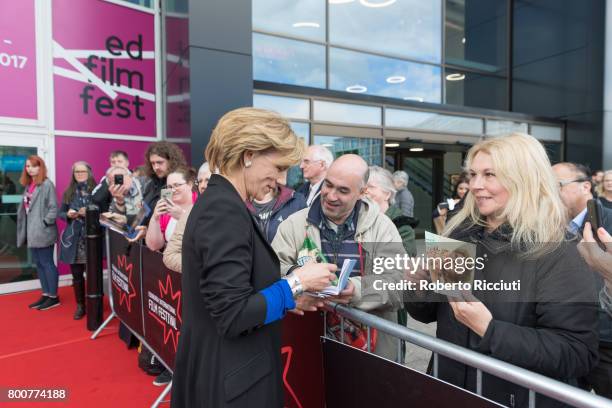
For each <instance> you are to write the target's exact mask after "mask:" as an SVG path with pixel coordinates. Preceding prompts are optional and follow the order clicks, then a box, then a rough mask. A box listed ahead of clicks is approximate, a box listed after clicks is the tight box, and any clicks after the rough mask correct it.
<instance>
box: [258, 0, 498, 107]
mask: <svg viewBox="0 0 612 408" xmlns="http://www.w3.org/2000/svg"><path fill="white" fill-rule="evenodd" d="M508 2H509V0H427V1H422V0H359V1H358V0H293V1H291V2H287V1H283V0H253V31H254V34H253V61H254V62H253V67H254V71H253V76H254V79H255V80H260V81H267V82H276V83H282V84H289V85H299V86H307V87H314V88H324V89H331V90H335V91H341V92H347V93H349V94H350V93H358V94H367V95H376V96H383V97H388V98H396V99H401V100H409V101H418V102H431V103H446V104H451V105H460V106H472V107H479V108H487V109H497V110H507V109H508V107H509V94H508V89H509V86H508V75H507V72H508V66H507V65H508V49H509V47H508V41H509V35H508V32H509V29H508V27H509V17H508V14H509V13H508V4H509V3H508Z"/></svg>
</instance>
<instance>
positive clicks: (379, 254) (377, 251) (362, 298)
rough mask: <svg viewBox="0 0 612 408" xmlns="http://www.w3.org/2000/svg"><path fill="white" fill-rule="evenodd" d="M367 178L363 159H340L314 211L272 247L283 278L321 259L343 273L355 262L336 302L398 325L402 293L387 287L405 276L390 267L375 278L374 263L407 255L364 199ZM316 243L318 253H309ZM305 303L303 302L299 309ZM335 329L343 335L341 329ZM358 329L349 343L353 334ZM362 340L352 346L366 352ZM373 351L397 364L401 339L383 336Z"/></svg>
mask: <svg viewBox="0 0 612 408" xmlns="http://www.w3.org/2000/svg"><path fill="white" fill-rule="evenodd" d="M367 179H368V165H367V163H366V162H365V161H364V160H363V159H362V158H361V157H359V156H357V155H353V154H347V155H344V156H341V157H339V158H338V159H336V161H334V163H333V164H332V165H331V167H330V169H329V171H328V172H327V175H326V176H325V179H324V180H323V184H322V187H321V194H320V196H319V197H317V198H316V199H315V200H314V201H313V203H312V206H311V207H309V208H305V209H303V210H301V211H298V212H296V213H295V214H293V215H291V216H290V217H289V218H287V219H286V220H285V221H283V222H282V223H281V224H280V226H279V228H278V231H277V233H276V236H275V238H274V240H273V241H272V247H273V248H274V250H275V251H276V254H277V255H278V258H279V259H280V262H281V272H282V273H283V274H287V273H289V272H290V271H291V270H293V269H294V268H296V267H298V266H300V265H301V264H303V263H305V262H310V261H317V259H316V258H324V259H325V260H326V261H327V262H330V263H335V264H336V265H338V267H339V269H340V268H341V266H342V263H343V262H344V260H345V259H354V260H355V261H356V266H355V268H354V270H353V273H352V274H351V277H350V279H349V283H348V285H347V287H346V289H345V290H344V291H343V292H342V293H341V295H340V296H339V297H336V298H332V299H331V300H333V301H337V302H341V303H348V304H349V305H350V306H353V307H356V308H359V309H362V310H366V311H369V312H371V313H373V314H376V315H379V316H380V317H383V318H385V319H387V320H390V321H392V322H397V310H398V309H399V308H401V306H402V296H401V292H400V291H393V290H386V289H382V287H383V285H387V286H388V284H390V283H397V282H399V281H400V280H401V279H402V272H401V271H400V270H399V269H394V268H390V269H385V270H383V271H382V273H380V274H375V273H374V271H373V264H374V260H375V259H377V258H394V257H395V255H396V254H400V255H401V256H403V254H404V253H405V251H404V249H403V246H402V239H401V237H400V235H399V233H398V232H397V229H396V228H395V225H394V224H393V222H392V221H391V220H390V219H389V218H388V217H387V216H385V215H384V214H382V213H381V212H380V210H379V209H378V206H377V205H376V203H374V202H372V201H370V200H368V199H367V198H365V196H364V194H365V191H366V182H367ZM311 244H314V246H316V248H317V249H316V250H314V249H312V248H311V249H310V250H309V249H308V247H309V246H312V245H311ZM379 272H380V271H379ZM375 282H377V283H375ZM303 298H304V299H308V298H310V297H309V296H307V295H306V296H303ZM303 301H304V302H305V303H306V304H307V303H308V302H307V301H306V300H303ZM301 304H302V303H301V302H300V301H298V307H299V306H300V305H301ZM306 310H308V309H306ZM330 319H332V320H333V319H334V314H332V313H329V314H328V322H327V323H328V326H327V327H328V332H329V329H330V327H334V326H338V325H334V322H330ZM336 328H337V329H338V330H339V326H338V327H336ZM351 329H355V330H357V331H358V332H359V331H360V330H362V329H363V328H360V327H358V325H357V324H354V327H351ZM346 330H347V325H345V331H346ZM355 330H353V331H352V332H351V333H350V335H349V334H347V335H346V336H345V339H349V338H350V337H351V335H354V334H355ZM338 334H339V333H338V332H337V331H336V332H333V333H332V336H334V337H336V338H339V337H340V336H338ZM362 340H363V339H362ZM358 341H359V340H356V341H355V342H354V343H352V344H353V345H355V346H356V347H362V348H364V349H365V348H367V344H363V341H361V343H358ZM373 349H374V351H375V353H376V354H378V355H380V356H382V357H385V358H388V359H392V360H395V359H396V356H397V340H394V339H393V338H392V337H391V336H388V335H385V334H384V333H378V334H377V341H376V344H375V347H374V348H373Z"/></svg>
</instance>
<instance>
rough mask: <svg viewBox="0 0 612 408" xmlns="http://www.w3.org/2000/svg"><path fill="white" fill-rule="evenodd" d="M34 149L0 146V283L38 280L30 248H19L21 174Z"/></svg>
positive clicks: (34, 152) (35, 151) (34, 151)
mask: <svg viewBox="0 0 612 408" xmlns="http://www.w3.org/2000/svg"><path fill="white" fill-rule="evenodd" d="M33 154H37V150H36V148H34V147H12V146H0V284H2V283H11V282H19V281H23V280H30V279H35V278H36V269H35V268H34V266H33V265H32V261H31V259H30V257H29V251H28V248H27V246H25V245H24V246H22V247H20V248H17V247H16V246H15V244H16V242H15V237H16V236H17V207H18V206H19V203H20V202H21V200H22V196H21V194H22V193H23V186H22V185H21V184H20V183H19V177H20V176H21V171H22V169H23V167H24V166H25V162H26V159H27V157H28V156H30V155H33Z"/></svg>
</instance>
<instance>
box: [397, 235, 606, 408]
mask: <svg viewBox="0 0 612 408" xmlns="http://www.w3.org/2000/svg"><path fill="white" fill-rule="evenodd" d="M509 237H510V231H508V228H506V226H502V227H500V229H498V230H496V231H494V232H492V233H487V232H486V231H485V230H484V228H483V227H480V226H472V227H467V226H466V227H465V228H458V229H457V230H455V232H454V233H453V234H452V235H451V238H455V239H458V240H461V241H464V242H473V243H476V244H477V254H478V256H484V254H487V261H486V263H485V265H486V266H485V268H484V269H483V270H480V271H479V270H476V271H475V276H474V278H475V279H479V280H482V279H486V280H487V281H489V282H499V281H500V280H501V279H503V280H504V281H505V282H510V281H514V280H518V279H520V281H521V294H522V295H523V296H526V297H529V298H530V299H532V300H531V301H514V302H512V301H508V297H510V299H514V297H513V294H512V293H510V292H509V291H507V292H499V291H493V292H490V293H484V294H481V293H477V294H476V297H477V298H479V300H480V301H482V302H483V304H484V305H485V306H486V307H487V308H488V309H489V311H490V312H491V314H492V315H493V320H492V321H491V322H490V323H489V326H488V329H487V331H486V332H485V334H484V336H483V337H482V338H481V337H480V336H478V335H477V334H476V333H474V332H473V331H472V330H470V329H469V328H468V327H467V326H465V325H463V324H462V323H460V322H459V321H458V320H457V319H456V318H455V316H454V313H453V310H452V308H451V307H450V305H449V304H448V302H447V301H446V298H442V297H441V295H436V296H438V297H439V298H438V301H437V302H407V303H406V304H405V306H406V309H407V310H408V312H409V313H410V315H411V316H412V317H413V318H415V319H417V320H419V321H421V322H425V323H429V322H433V321H437V323H438V326H437V333H436V335H437V337H438V338H439V339H442V340H446V341H449V342H451V343H454V344H457V345H459V346H462V347H467V348H470V349H472V350H475V351H478V352H481V353H483V354H486V355H489V356H491V357H494V358H497V359H499V360H502V361H506V362H508V363H511V364H514V365H517V366H519V367H523V368H526V369H528V370H531V371H534V372H537V373H540V374H544V375H546V376H549V377H552V378H555V379H558V380H560V381H563V382H568V383H571V384H574V385H576V379H577V378H579V377H581V376H584V375H586V374H587V373H589V372H590V370H591V369H592V368H593V367H594V365H595V363H596V362H597V348H598V341H597V340H598V335H597V331H598V321H597V309H598V306H597V303H596V290H595V284H594V279H593V275H592V272H591V271H590V270H589V268H588V266H587V265H586V264H585V263H584V261H583V260H582V258H581V257H580V255H579V253H578V250H577V247H576V243H577V240H573V241H568V242H565V243H563V244H562V245H561V246H560V247H559V248H557V249H556V250H555V251H554V252H552V253H549V254H547V255H545V256H542V257H540V258H539V259H536V260H528V259H519V258H517V257H516V252H514V250H512V248H511V246H510V243H509ZM551 299H557V300H558V299H564V300H563V301H551ZM438 374H439V378H440V379H441V380H443V381H447V382H450V383H452V384H455V385H457V386H459V387H462V388H465V389H468V390H471V391H475V390H476V370H475V369H473V368H471V367H468V366H466V365H464V364H462V363H459V362H456V361H453V360H451V359H448V358H445V357H443V356H440V357H439V362H438ZM482 390H483V396H484V397H485V398H489V399H492V400H493V401H497V402H499V403H501V404H503V405H506V406H516V407H526V406H527V405H528V400H529V394H528V390H527V389H525V388H522V387H520V386H518V385H515V384H512V383H509V382H506V381H503V380H501V379H499V378H496V377H493V376H490V375H488V374H486V373H483V375H482ZM536 406H538V407H558V406H565V405H564V404H563V403H561V402H557V401H554V400H552V399H550V398H547V397H545V396H542V395H540V394H538V395H537V403H536Z"/></svg>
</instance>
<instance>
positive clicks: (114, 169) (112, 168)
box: [106, 166, 132, 177]
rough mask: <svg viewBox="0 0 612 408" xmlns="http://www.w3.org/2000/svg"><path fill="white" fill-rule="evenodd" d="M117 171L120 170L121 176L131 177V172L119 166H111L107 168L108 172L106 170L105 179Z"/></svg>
mask: <svg viewBox="0 0 612 408" xmlns="http://www.w3.org/2000/svg"><path fill="white" fill-rule="evenodd" d="M117 170H121V174H123V175H124V176H131V175H132V172H131V171H130V170H129V169H127V168H125V167H121V166H111V167H109V168H108V170H106V177H108V176H110V175H111V174H113V173H114V172H115V171H117Z"/></svg>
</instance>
